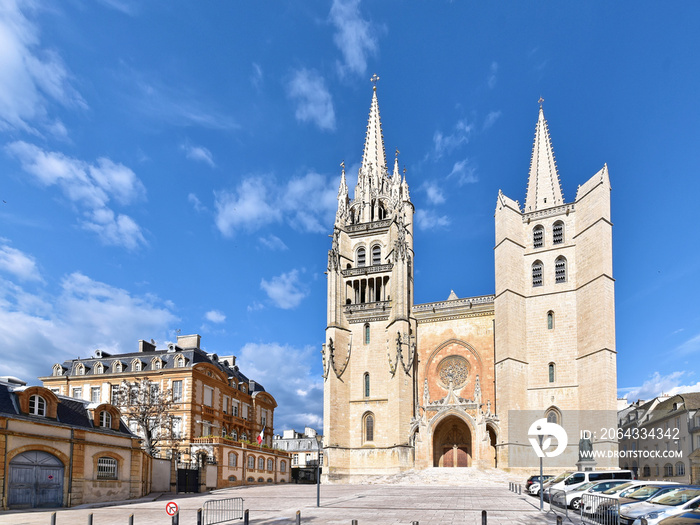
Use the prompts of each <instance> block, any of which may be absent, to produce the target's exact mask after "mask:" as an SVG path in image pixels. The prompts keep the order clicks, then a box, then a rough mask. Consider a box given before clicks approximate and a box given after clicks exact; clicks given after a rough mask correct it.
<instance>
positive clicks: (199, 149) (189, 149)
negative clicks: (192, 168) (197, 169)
mask: <svg viewBox="0 0 700 525" xmlns="http://www.w3.org/2000/svg"><path fill="white" fill-rule="evenodd" d="M180 149H181V150H182V151H184V152H185V157H187V158H188V159H190V160H195V161H199V162H204V163H205V164H209V166H211V167H212V168H214V167H215V166H216V164H214V157H213V156H212V154H211V151H209V150H208V149H207V148H205V147H204V146H194V145H192V144H190V143H188V142H186V143H184V144H181V145H180Z"/></svg>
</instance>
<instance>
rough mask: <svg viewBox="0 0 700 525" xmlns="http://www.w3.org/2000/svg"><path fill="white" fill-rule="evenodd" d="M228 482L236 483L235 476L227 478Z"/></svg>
mask: <svg viewBox="0 0 700 525" xmlns="http://www.w3.org/2000/svg"><path fill="white" fill-rule="evenodd" d="M228 480H229V481H236V476H229V477H228Z"/></svg>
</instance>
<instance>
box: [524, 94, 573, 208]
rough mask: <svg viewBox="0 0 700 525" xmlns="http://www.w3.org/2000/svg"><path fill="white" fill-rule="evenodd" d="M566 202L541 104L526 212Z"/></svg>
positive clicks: (528, 184) (528, 183)
mask: <svg viewBox="0 0 700 525" xmlns="http://www.w3.org/2000/svg"><path fill="white" fill-rule="evenodd" d="M562 204H564V197H563V195H562V191H561V183H560V182H559V172H558V170H557V163H556V160H555V159H554V150H553V148H552V140H551V138H550V136H549V126H548V125H547V121H546V120H545V118H544V110H543V109H542V106H540V113H539V118H538V119H537V126H536V128H535V140H534V144H533V146H532V157H531V158H530V175H529V177H528V182H527V196H526V198H525V213H530V212H533V211H537V210H543V209H545V208H551V207H553V206H560V205H562Z"/></svg>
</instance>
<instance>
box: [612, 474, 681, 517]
mask: <svg viewBox="0 0 700 525" xmlns="http://www.w3.org/2000/svg"><path fill="white" fill-rule="evenodd" d="M678 487H679V484H678V483H676V482H675V481H653V482H652V481H650V482H647V484H646V485H640V486H638V487H634V490H632V491H631V492H630V491H629V490H626V491H624V492H623V495H621V496H620V497H619V498H618V502H619V512H622V510H623V509H625V508H626V506H627V505H634V504H635V503H639V502H641V501H646V500H648V499H651V498H655V497H656V496H661V495H662V494H664V493H666V492H668V491H669V490H675V489H676V488H678ZM619 512H618V505H614V504H606V503H601V504H600V506H599V507H598V515H599V516H602V515H606V519H605V522H606V523H617V515H618V513H619Z"/></svg>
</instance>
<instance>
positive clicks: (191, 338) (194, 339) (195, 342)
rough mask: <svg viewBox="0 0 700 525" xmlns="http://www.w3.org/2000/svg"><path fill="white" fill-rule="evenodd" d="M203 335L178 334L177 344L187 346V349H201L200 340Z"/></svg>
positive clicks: (182, 346)
mask: <svg viewBox="0 0 700 525" xmlns="http://www.w3.org/2000/svg"><path fill="white" fill-rule="evenodd" d="M200 339H201V337H200V336H199V334H193V335H178V336H177V346H179V347H180V348H186V349H188V350H189V349H191V348H196V349H197V350H199V349H200V348H199V340H200Z"/></svg>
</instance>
